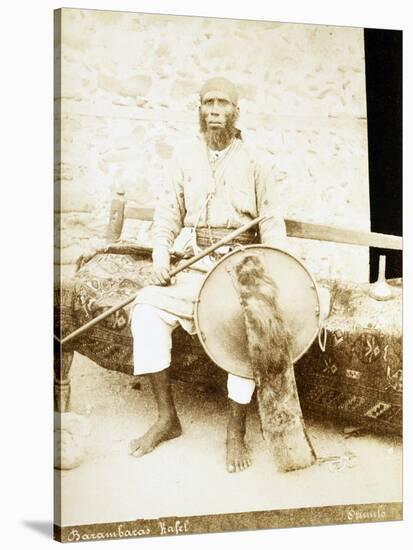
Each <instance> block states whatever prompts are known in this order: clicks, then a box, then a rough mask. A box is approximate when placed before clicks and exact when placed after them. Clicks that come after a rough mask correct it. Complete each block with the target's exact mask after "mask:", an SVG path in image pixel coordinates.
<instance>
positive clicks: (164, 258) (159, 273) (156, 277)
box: [151, 250, 171, 286]
mask: <svg viewBox="0 0 413 550" xmlns="http://www.w3.org/2000/svg"><path fill="white" fill-rule="evenodd" d="M152 260H153V265H152V274H151V283H152V284H153V285H158V286H166V285H169V284H170V282H171V277H170V275H169V272H170V269H171V261H170V255H169V252H168V251H167V250H154V251H153V254H152Z"/></svg>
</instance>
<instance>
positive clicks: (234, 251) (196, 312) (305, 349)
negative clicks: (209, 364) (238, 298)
mask: <svg viewBox="0 0 413 550" xmlns="http://www.w3.org/2000/svg"><path fill="white" fill-rule="evenodd" d="M252 248H264V249H269V250H276V251H277V252H282V253H283V254H286V255H287V256H290V257H291V258H292V259H293V260H295V261H296V262H297V263H298V264H299V265H300V266H301V267H302V268H303V269H304V271H305V272H306V273H307V275H308V276H309V278H310V280H311V282H312V283H313V285H314V291H315V294H316V297H317V304H318V305H317V307H318V313H316V315H317V317H318V324H317V329H316V330H315V332H314V335H313V337H312V338H311V340H310V341H309V343H308V345H307V346H306V347H305V348H304V349H303V351H302V352H301V353H299V354H298V356H297V357H295V358H294V359H293V364H295V363H296V362H297V361H298V360H299V359H301V357H302V356H303V355H304V354H305V353H306V352H307V351H308V350H309V348H310V347H311V345H312V344H313V342H314V340H315V339H316V337H317V334H318V333H319V331H320V326H321V318H320V294H319V290H318V285H317V283H316V281H315V279H314V277H313V275H312V274H311V273H310V271H309V270H308V268H307V267H306V266H305V265H304V263H303V262H302V261H301V260H300V259H298V258H297V257H296V256H294V254H291V252H288V251H286V250H284V249H282V248H277V247H275V246H270V245H267V244H259V243H258V244H248V245H245V246H238V247H237V248H235V250H232V251H231V252H229V253H228V254H226V255H225V256H224V257H223V258H221V259H220V260H218V262H217V263H216V264H215V265H214V266H213V267H212V268H211V269H210V270H209V271H208V273H207V274H206V276H205V278H204V280H203V281H202V285H201V287H200V289H199V291H198V294H197V297H196V301H195V308H194V322H195V328H196V333H197V335H198V339H199V341H200V342H201V345H202V347H203V349H204V351H205V353H206V354H207V355H208V357H209V358H210V359H211V360H212V361H213V362H214V363H215V365H217V366H218V367H219V368H220V369H222V370H224V371H225V372H229V373H231V371H229V370H227V369H225V368H224V367H222V366H221V365H220V364H219V363H218V362H217V361H216V360H215V358H214V357H213V355H212V354H211V351H210V350H209V349H208V348H207V346H206V344H205V343H204V340H203V338H202V330H201V327H200V325H199V321H198V316H199V312H198V308H199V303H200V296H201V293H202V290H203V288H204V286H205V285H206V283H207V281H208V278H209V276H210V275H211V273H213V271H215V269H216V268H218V266H219V265H220V264H221V263H223V262H225V260H227V259H228V258H229V257H230V256H233V255H235V254H239V253H240V252H243V251H245V250H248V249H252ZM231 374H236V376H239V377H240V378H247V377H246V376H241V375H240V374H237V373H231ZM248 380H251V378H248Z"/></svg>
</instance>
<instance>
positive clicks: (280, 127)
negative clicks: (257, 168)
mask: <svg viewBox="0 0 413 550" xmlns="http://www.w3.org/2000/svg"><path fill="white" fill-rule="evenodd" d="M57 39H58V40H59V38H57ZM55 61H56V62H57V63H59V62H61V67H62V85H61V90H60V91H57V94H56V108H57V112H56V116H61V124H62V128H61V142H60V147H61V158H60V160H61V163H60V164H58V165H57V166H56V167H55V168H56V180H57V185H58V186H59V185H60V189H61V208H60V210H61V211H62V212H63V214H62V216H61V219H60V223H61V225H59V226H57V227H58V228H60V227H61V229H62V240H61V247H62V248H61V251H62V262H63V263H65V262H71V261H73V259H74V257H75V256H76V255H77V254H78V253H79V252H80V251H81V249H82V247H83V246H84V245H85V244H86V243H87V241H88V238H89V237H92V240H93V238H98V237H99V236H104V227H105V224H106V220H107V216H108V208H109V204H110V200H111V196H112V193H113V190H114V189H115V188H116V187H117V186H122V187H123V188H124V189H125V190H126V193H127V196H128V198H130V199H133V200H135V201H136V202H137V203H139V204H140V205H143V206H152V205H153V204H154V201H153V199H154V196H155V195H156V189H157V187H158V185H159V183H160V182H161V181H162V178H163V177H165V172H164V168H165V163H166V161H167V160H168V159H169V158H170V157H171V155H172V154H173V150H174V144H175V143H176V142H177V140H179V139H181V138H182V137H183V138H185V137H186V136H192V135H193V134H194V133H195V132H196V131H197V128H198V121H197V118H198V115H197V104H198V90H199V88H200V86H201V84H202V82H203V81H204V80H205V79H206V78H208V77H211V76H216V75H222V76H226V77H228V78H230V79H232V80H233V81H234V82H236V83H237V84H238V85H239V87H240V90H241V99H240V110H241V115H240V121H239V126H240V128H241V130H243V134H244V136H245V139H246V141H249V142H251V143H253V144H254V145H256V146H258V147H260V148H263V149H264V150H266V151H267V152H268V153H269V154H270V155H271V157H272V158H273V159H274V161H275V162H277V163H278V165H279V167H280V168H281V169H282V170H284V171H285V172H286V173H287V174H288V179H287V182H286V183H285V185H284V189H283V190H282V193H281V197H280V200H282V201H283V203H284V205H285V216H286V217H292V218H297V219H301V220H305V221H314V222H318V223H325V224H331V225H337V226H343V227H350V228H353V229H357V228H358V229H366V230H368V229H369V227H370V220H369V195H368V193H369V191H368V189H369V185H368V163H367V122H366V101H365V77H364V46H363V30H362V29H358V28H350V27H330V26H314V25H301V24H285V23H274V22H254V21H243V20H230V19H214V18H202V17H180V16H165V15H150V14H137V13H123V12H110V11H97V10H79V9H64V10H62V36H61V59H60V58H59V51H58V49H57V50H56V58H55ZM58 214H59V212H58ZM292 249H293V250H294V251H295V252H296V253H297V254H299V255H300V256H301V257H302V258H303V259H304V260H305V261H306V263H307V265H308V267H309V268H310V269H311V270H312V271H313V272H314V273H315V275H317V276H320V277H340V278H343V279H350V280H354V281H367V280H368V249H367V248H363V247H355V246H349V245H335V244H332V243H320V242H316V241H305V240H298V239H292Z"/></svg>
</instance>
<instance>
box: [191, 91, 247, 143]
mask: <svg viewBox="0 0 413 550" xmlns="http://www.w3.org/2000/svg"><path fill="white" fill-rule="evenodd" d="M238 113H239V109H238V107H236V106H235V105H233V103H232V102H231V99H230V97H229V96H228V95H227V94H226V93H225V92H221V91H210V92H207V93H206V94H204V96H203V97H202V100H201V105H200V107H199V121H200V126H201V132H202V133H203V134H204V135H205V138H206V140H207V143H208V145H209V146H210V147H211V148H213V149H223V148H225V147H226V146H227V145H229V143H230V142H231V141H232V139H233V137H234V135H235V122H236V120H237V118H238Z"/></svg>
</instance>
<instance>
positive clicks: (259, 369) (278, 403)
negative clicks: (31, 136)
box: [235, 254, 316, 472]
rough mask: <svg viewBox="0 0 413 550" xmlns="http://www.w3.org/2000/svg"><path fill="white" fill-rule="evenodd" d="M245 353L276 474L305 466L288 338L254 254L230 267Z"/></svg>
mask: <svg viewBox="0 0 413 550" xmlns="http://www.w3.org/2000/svg"><path fill="white" fill-rule="evenodd" d="M235 276H236V281H237V286H238V291H239V297H240V303H241V306H242V310H243V313H244V321H245V329H246V333H247V340H248V353H249V357H250V360H251V366H252V370H253V374H254V378H255V382H256V385H257V399H258V409H259V415H260V421H261V428H262V432H263V435H264V438H265V440H266V442H267V444H268V446H269V448H270V451H271V453H272V455H273V457H274V460H275V462H276V465H277V467H278V469H279V470H280V471H284V472H287V471H291V470H298V469H300V468H306V467H308V466H311V465H312V464H314V462H315V461H316V455H315V452H314V450H313V447H312V445H311V443H310V440H309V438H308V436H307V434H306V431H305V426H304V421H303V417H302V413H301V407H300V402H299V399H298V394H297V388H296V383H295V376H294V368H293V363H292V357H291V340H292V337H291V333H290V331H289V329H288V327H287V326H286V323H285V322H284V320H283V318H282V316H281V312H280V308H279V306H278V289H277V285H276V283H275V282H274V281H273V280H272V279H271V278H270V277H269V276H268V275H267V274H266V272H265V269H264V266H263V263H262V261H261V260H260V258H259V257H258V256H257V255H253V254H251V255H248V256H245V257H244V258H243V259H242V261H241V262H240V263H239V264H237V266H236V267H235Z"/></svg>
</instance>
